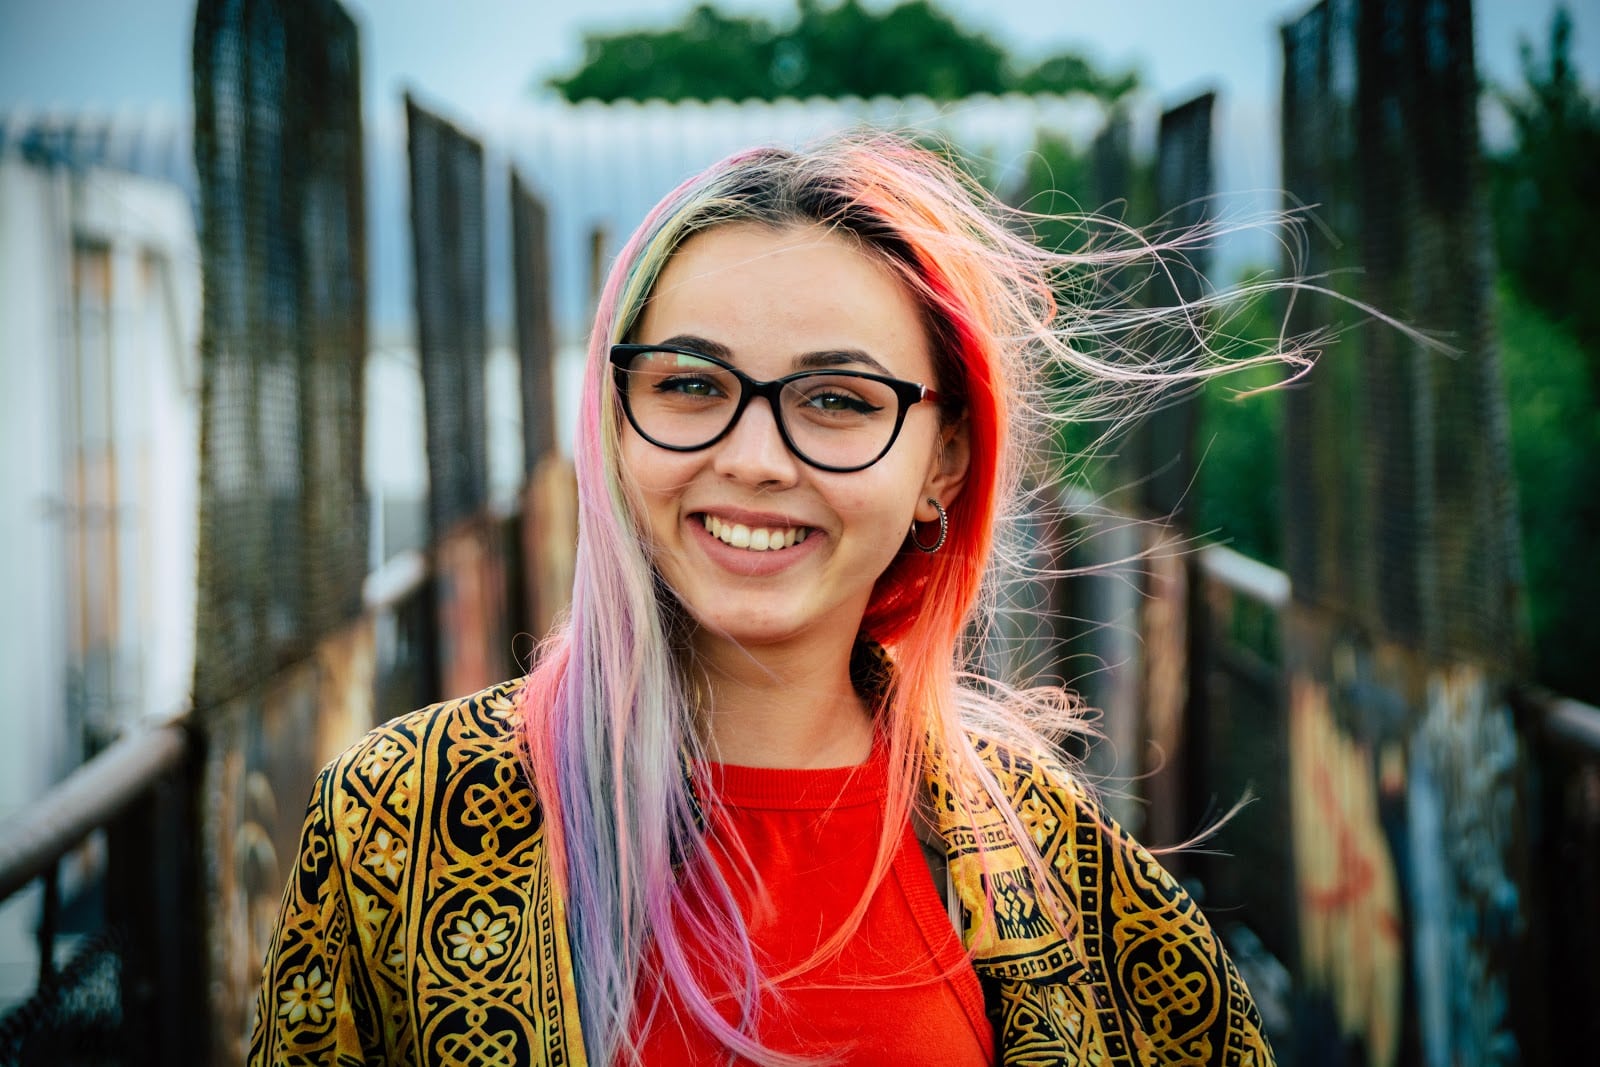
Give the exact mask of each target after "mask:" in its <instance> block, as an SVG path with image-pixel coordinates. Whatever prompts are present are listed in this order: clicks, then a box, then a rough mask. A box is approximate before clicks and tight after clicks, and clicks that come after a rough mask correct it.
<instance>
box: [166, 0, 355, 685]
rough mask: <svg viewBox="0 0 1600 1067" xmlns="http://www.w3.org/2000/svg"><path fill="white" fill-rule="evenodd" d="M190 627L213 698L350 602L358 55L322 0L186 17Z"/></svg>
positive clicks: (255, 678)
mask: <svg viewBox="0 0 1600 1067" xmlns="http://www.w3.org/2000/svg"><path fill="white" fill-rule="evenodd" d="M194 85H195V162H196V167H197V170H198V172H199V181H200V217H201V232H202V242H203V245H204V257H203V274H204V285H205V294H206V297H205V312H204V319H203V326H202V334H201V347H200V351H201V362H202V367H203V378H202V380H203V394H202V413H201V456H202V461H201V487H202V488H201V514H200V524H201V533H200V545H201V547H200V598H199V615H200V623H199V629H198V633H199V635H200V644H199V648H198V650H197V655H196V662H197V664H198V668H197V671H196V682H195V700H196V703H198V704H200V705H203V706H204V705H212V704H216V703H219V702H221V701H223V700H225V699H227V698H229V697H231V696H233V695H235V694H237V693H239V692H241V691H243V690H244V689H246V688H247V687H249V686H251V685H252V684H255V683H258V682H259V681H261V680H262V679H263V678H265V677H267V676H268V675H270V674H271V673H272V672H273V671H274V670H276V669H277V668H279V667H281V666H283V665H284V664H286V663H289V662H291V661H292V660H294V659H295V658H298V657H302V656H304V655H305V654H306V653H307V651H308V650H309V648H310V647H311V645H312V643H314V642H315V640H316V639H317V638H318V637H320V636H321V635H323V634H325V633H328V632H329V631H330V630H332V629H333V628H334V627H336V626H337V625H339V624H340V623H341V622H343V621H344V620H346V619H348V618H350V617H351V616H353V615H354V614H355V613H356V612H358V611H359V609H360V597H361V581H362V578H363V577H364V575H365V573H366V529H367V519H366V505H365V497H364V491H363V485H362V460H361V432H360V431H361V405H362V397H363V394H362V373H363V361H364V358H365V354H366V350H367V337H366V306H367V304H366V264H365V250H366V228H365V219H364V209H363V192H364V190H363V184H362V180H363V166H362V143H361V92H360V87H361V71H360V62H359V57H358V51H357V44H356V28H355V24H354V23H353V22H352V21H351V20H350V18H349V16H348V15H346V14H345V13H344V10H343V9H342V8H341V7H339V5H338V4H336V3H334V2H333V0H313V2H309V3H303V4H281V3H275V2H270V0H252V2H247V3H243V4H239V3H225V2H222V0H204V2H202V3H201V4H200V5H199V6H198V8H197V10H196V14H195V37H194Z"/></svg>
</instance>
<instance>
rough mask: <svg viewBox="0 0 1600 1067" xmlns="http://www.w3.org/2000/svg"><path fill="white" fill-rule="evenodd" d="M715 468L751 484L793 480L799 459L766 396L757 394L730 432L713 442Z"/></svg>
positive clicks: (782, 482) (763, 484) (775, 484)
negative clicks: (784, 434) (782, 431)
mask: <svg viewBox="0 0 1600 1067" xmlns="http://www.w3.org/2000/svg"><path fill="white" fill-rule="evenodd" d="M713 452H714V453H715V454H714V455H713V457H712V460H711V465H712V469H713V470H714V471H716V472H717V473H718V474H720V475H723V476H724V477H728V478H736V479H738V480H740V481H743V482H746V483H748V484H750V485H762V486H768V487H781V486H785V485H792V484H794V481H795V478H796V476H797V475H798V474H799V464H800V461H799V460H798V459H797V458H796V457H795V456H794V454H793V453H791V452H790V451H789V446H788V445H786V444H784V442H783V435H782V434H781V433H779V432H778V420H777V418H776V417H775V416H774V415H773V411H772V405H771V403H770V402H769V401H768V400H767V399H766V398H765V397H759V396H758V397H754V398H752V399H751V401H750V404H749V405H748V406H747V407H746V408H745V409H744V411H743V412H742V413H741V414H740V415H739V420H738V421H737V422H736V423H734V425H733V429H731V430H729V431H728V435H727V436H726V437H724V438H723V439H722V440H720V441H718V442H717V443H716V445H715V446H713Z"/></svg>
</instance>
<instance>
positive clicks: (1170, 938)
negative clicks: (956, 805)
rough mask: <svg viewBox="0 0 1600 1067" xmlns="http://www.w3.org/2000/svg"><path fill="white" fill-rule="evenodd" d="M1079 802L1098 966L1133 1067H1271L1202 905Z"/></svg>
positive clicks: (1254, 1016) (1245, 995) (1252, 1008)
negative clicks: (1095, 891) (1093, 881)
mask: <svg viewBox="0 0 1600 1067" xmlns="http://www.w3.org/2000/svg"><path fill="white" fill-rule="evenodd" d="M1079 803H1080V810H1081V812H1082V814H1081V818H1082V819H1084V821H1085V824H1090V823H1091V822H1092V824H1093V825H1094V826H1095V827H1096V830H1097V836H1098V838H1099V841H1098V848H1099V851H1100V852H1101V854H1102V856H1103V857H1104V866H1103V868H1102V873H1103V883H1104V891H1103V893H1102V894H1101V895H1100V899H1099V901H1098V904H1099V907H1098V912H1099V922H1098V925H1099V926H1100V928H1101V929H1102V930H1103V931H1104V933H1103V935H1102V936H1101V938H1100V939H1099V941H1100V946H1099V951H1100V955H1101V957H1102V959H1103V963H1102V964H1101V965H1100V966H1101V967H1102V968H1103V974H1104V978H1105V981H1106V983H1107V985H1108V986H1109V990H1110V993H1111V996H1112V998H1113V1001H1114V1003H1115V1004H1116V1005H1117V1006H1118V1008H1119V1010H1120V1013H1121V1015H1122V1017H1123V1019H1124V1020H1125V1021H1126V1022H1127V1023H1128V1024H1129V1038H1130V1040H1131V1041H1132V1043H1133V1045H1134V1050H1135V1052H1136V1054H1137V1055H1136V1056H1135V1062H1139V1063H1147V1062H1148V1063H1153V1064H1178V1063H1217V1064H1226V1065H1230V1067H1245V1065H1248V1067H1261V1065H1266V1064H1272V1063H1273V1062H1274V1061H1273V1056H1272V1049H1271V1047H1270V1046H1269V1044H1268V1043H1267V1040H1266V1037H1265V1035H1264V1034H1263V1032H1262V1026H1261V1016H1260V1013H1259V1012H1258V1011H1257V1009H1256V1005H1255V1000H1254V999H1253V998H1252V997H1251V995H1250V990H1249V989H1248V988H1247V987H1246V986H1245V984H1244V981H1243V979H1241V978H1240V976H1239V972H1238V971H1237V970H1236V969H1235V968H1234V965H1233V961H1232V960H1230V959H1229V958H1228V953H1227V951H1226V950H1225V949H1224V948H1223V945H1222V940H1221V939H1220V938H1219V937H1218V936H1217V934H1216V931H1215V930H1213V929H1212V927H1211V924H1210V923H1209V922H1207V920H1206V917H1205V916H1204V915H1203V914H1202V913H1201V911H1200V908H1199V906H1198V905H1196V904H1195V902H1194V900H1193V898H1191V897H1190V896H1189V894H1188V893H1187V892H1186V891H1185V890H1184V889H1183V887H1182V886H1180V885H1179V884H1178V883H1177V881H1176V880H1175V879H1174V878H1173V877H1172V875H1171V874H1170V873H1168V872H1167V870H1166V869H1165V868H1164V867H1163V866H1162V865H1161V864H1160V863H1159V862H1158V861H1157V860H1156V859H1155V857H1153V856H1152V855H1151V854H1150V853H1149V851H1148V850H1146V849H1145V848H1144V846H1142V845H1140V844H1139V843H1138V842H1137V841H1135V840H1134V839H1133V838H1132V837H1130V836H1129V835H1128V834H1127V832H1126V831H1124V830H1123V829H1122V828H1121V827H1119V826H1117V825H1116V824H1115V823H1113V822H1112V821H1111V820H1110V818H1109V817H1108V816H1106V815H1105V813H1104V812H1103V811H1102V810H1101V809H1100V808H1099V807H1098V806H1095V805H1091V804H1089V803H1088V802H1087V801H1082V800H1080V802H1079ZM1081 836H1082V837H1083V838H1084V839H1087V838H1088V836H1089V835H1088V833H1087V832H1084V833H1083V834H1082V835H1081ZM1088 903H1089V901H1087V900H1085V901H1084V902H1083V906H1084V908H1085V911H1086V913H1087V911H1088ZM1085 918H1086V919H1087V918H1088V915H1087V914H1086V915H1085Z"/></svg>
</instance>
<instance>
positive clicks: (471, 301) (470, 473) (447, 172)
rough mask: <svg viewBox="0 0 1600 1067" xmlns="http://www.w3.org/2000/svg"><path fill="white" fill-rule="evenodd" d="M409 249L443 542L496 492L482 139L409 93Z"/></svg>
mask: <svg viewBox="0 0 1600 1067" xmlns="http://www.w3.org/2000/svg"><path fill="white" fill-rule="evenodd" d="M405 107H406V128H407V131H408V138H407V152H408V155H409V157H410V174H411V248H412V262H413V271H414V273H413V284H414V286H415V297H416V313H417V350H418V354H419V356H420V358H421V363H422V380H423V409H424V412H425V416H426V419H427V426H428V433H427V443H428V485H429V490H428V493H429V495H428V517H429V522H430V524H431V528H432V532H431V537H432V539H433V540H435V541H437V540H439V539H441V538H442V537H444V535H445V534H446V533H447V532H448V531H449V530H450V528H451V527H452V526H454V525H455V524H456V523H458V522H461V521H462V520H465V519H468V518H470V517H471V516H473V515H475V514H477V513H478V512H479V511H481V510H482V508H483V507H484V505H485V504H486V503H487V502H488V499H489V460H488V446H487V438H486V435H485V432H484V384H483V379H484V362H485V360H486V358H487V355H488V327H487V325H486V317H485V316H486V305H485V301H486V291H485V266H486V252H485V247H486V246H485V234H484V199H483V197H484V175H483V146H482V145H481V144H479V143H478V142H477V141H476V140H474V139H473V138H471V137H469V136H467V134H465V133H463V132H462V131H461V130H460V129H458V128H456V127H455V126H453V125H451V124H450V123H449V122H447V121H445V120H444V119H443V118H441V117H439V116H438V115H435V114H433V113H432V112H430V111H428V110H426V109H424V108H423V107H422V106H421V105H420V104H418V103H417V101H416V100H414V99H413V98H411V97H410V96H407V97H406V101H405Z"/></svg>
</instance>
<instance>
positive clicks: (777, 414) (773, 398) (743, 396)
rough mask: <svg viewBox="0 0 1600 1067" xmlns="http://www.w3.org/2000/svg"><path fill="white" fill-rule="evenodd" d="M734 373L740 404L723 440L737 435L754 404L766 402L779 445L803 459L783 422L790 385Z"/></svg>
mask: <svg viewBox="0 0 1600 1067" xmlns="http://www.w3.org/2000/svg"><path fill="white" fill-rule="evenodd" d="M730 369H731V368H730ZM733 373H734V376H735V377H736V378H737V379H738V381H739V403H738V404H737V405H735V407H734V411H733V418H731V419H730V420H728V426H727V428H726V429H725V430H723V431H722V439H724V440H726V439H727V438H730V437H734V436H735V435H737V433H738V432H739V429H740V427H741V426H742V425H743V423H744V421H745V417H746V416H747V415H748V414H749V413H750V408H751V407H752V406H753V402H754V401H756V400H765V401H766V402H767V412H768V415H769V417H770V418H771V419H772V429H773V430H775V431H777V434H778V443H779V444H780V445H781V446H782V447H783V450H784V451H785V452H787V453H788V454H790V455H791V456H794V457H795V458H801V457H800V455H799V453H798V452H796V451H795V448H794V445H793V444H792V443H791V442H790V439H789V427H788V426H786V425H785V424H784V421H783V400H782V397H783V390H784V387H785V386H786V385H787V384H788V383H787V382H786V381H784V380H783V379H781V378H779V379H773V380H772V381H766V382H762V381H757V380H756V379H754V378H752V377H750V375H748V374H746V373H744V372H743V371H741V370H737V369H734V370H733ZM767 432H771V431H767Z"/></svg>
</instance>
